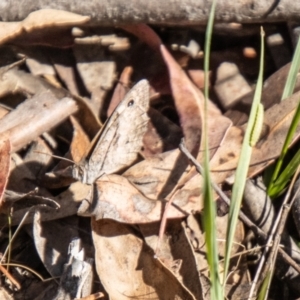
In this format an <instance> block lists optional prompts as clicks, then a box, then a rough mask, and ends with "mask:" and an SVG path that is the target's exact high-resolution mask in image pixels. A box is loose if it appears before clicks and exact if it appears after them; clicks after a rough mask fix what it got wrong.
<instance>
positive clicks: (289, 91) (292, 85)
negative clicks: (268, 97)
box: [281, 38, 300, 101]
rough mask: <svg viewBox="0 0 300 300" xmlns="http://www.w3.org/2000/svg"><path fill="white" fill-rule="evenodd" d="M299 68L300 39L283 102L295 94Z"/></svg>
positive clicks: (285, 87) (287, 80)
mask: <svg viewBox="0 0 300 300" xmlns="http://www.w3.org/2000/svg"><path fill="white" fill-rule="evenodd" d="M299 68H300V38H299V39H298V42H297V46H296V49H295V53H294V56H293V59H292V63H291V67H290V70H289V74H288V77H287V79H286V83H285V86H284V90H283V93H282V97H281V101H282V100H284V99H285V98H287V97H289V96H291V95H292V94H293V91H294V88H295V85H296V80H297V74H298V71H299Z"/></svg>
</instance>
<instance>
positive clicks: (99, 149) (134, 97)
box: [64, 79, 150, 184]
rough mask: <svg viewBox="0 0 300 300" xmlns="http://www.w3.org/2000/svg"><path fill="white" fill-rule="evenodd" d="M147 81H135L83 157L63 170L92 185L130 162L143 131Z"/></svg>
mask: <svg viewBox="0 0 300 300" xmlns="http://www.w3.org/2000/svg"><path fill="white" fill-rule="evenodd" d="M149 98H150V96H149V83H148V81H147V80H145V79H144V80H141V81H139V82H138V83H137V84H136V85H135V86H134V87H133V88H132V89H131V90H130V91H129V92H128V93H127V94H126V96H125V98H124V99H123V100H122V101H121V102H120V104H119V105H118V106H117V107H116V108H115V110H114V111H113V113H112V115H111V116H110V117H109V118H108V120H107V121H106V122H105V124H104V125H103V127H102V128H101V130H100V131H99V132H98V134H97V135H96V137H95V138H94V139H93V141H92V144H91V147H90V149H89V151H88V153H87V155H86V157H85V158H84V159H83V160H82V161H81V162H80V163H79V164H78V165H73V166H70V167H68V168H67V169H65V170H64V175H71V176H72V177H73V178H74V179H76V180H79V181H81V182H82V183H84V184H93V183H94V182H95V180H96V179H97V178H99V177H101V175H103V174H112V173H117V172H120V171H121V170H123V169H125V168H126V167H128V166H129V165H130V164H132V163H133V162H134V161H135V160H136V159H137V157H138V152H139V151H140V150H141V148H142V145H143V136H144V134H145V132H146V131H147V127H148V126H147V124H148V121H149V117H148V115H147V111H148V109H149Z"/></svg>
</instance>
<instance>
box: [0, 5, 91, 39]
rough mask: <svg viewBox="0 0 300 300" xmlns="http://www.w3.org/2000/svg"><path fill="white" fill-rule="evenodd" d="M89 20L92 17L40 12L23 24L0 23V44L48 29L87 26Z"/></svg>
mask: <svg viewBox="0 0 300 300" xmlns="http://www.w3.org/2000/svg"><path fill="white" fill-rule="evenodd" d="M89 20H90V17H84V16H80V15H77V14H74V13H70V12H67V11H63V10H56V9H42V10H38V11H35V12H32V13H31V14H29V15H28V17H27V18H26V19H24V20H23V21H21V22H0V44H3V43H5V42H8V41H9V40H11V39H13V38H16V37H17V36H19V35H22V34H24V33H25V32H32V31H34V30H39V29H43V28H48V27H50V28H53V27H71V26H76V25H81V24H85V23H87V22H88V21H89Z"/></svg>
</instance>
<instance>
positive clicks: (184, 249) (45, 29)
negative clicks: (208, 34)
mask: <svg viewBox="0 0 300 300" xmlns="http://www.w3.org/2000/svg"><path fill="white" fill-rule="evenodd" d="M88 21H89V18H88V17H85V16H80V15H76V14H71V13H68V12H63V11H54V10H47V11H36V12H34V13H32V14H31V15H30V16H28V18H27V19H25V20H24V21H21V22H15V23H5V22H1V23H0V33H1V34H0V43H1V44H2V45H3V46H2V47H1V49H0V51H1V54H3V55H1V57H3V59H1V60H0V67H1V68H0V72H1V74H2V76H1V90H0V96H1V119H0V124H1V126H0V128H1V129H0V137H1V139H0V142H1V144H0V146H1V164H2V168H1V170H2V178H3V179H2V180H1V194H0V197H2V203H1V212H2V214H1V215H0V224H1V227H2V231H3V234H2V236H1V248H2V249H3V250H2V253H4V252H5V253H8V252H9V255H5V256H2V260H1V263H2V264H5V263H8V264H9V263H10V262H11V263H12V262H18V264H19V267H18V268H16V267H12V266H11V267H9V270H10V271H11V275H12V276H13V277H14V278H15V279H16V280H18V281H20V282H21V290H20V291H16V290H14V287H13V285H12V284H11V281H10V280H9V277H7V279H5V281H4V285H3V286H2V287H1V289H0V291H1V293H3V294H4V295H5V297H9V296H8V295H11V296H10V297H12V299H25V298H24V295H25V294H26V297H27V298H28V299H62V298H63V299H74V298H76V299H79V298H84V297H88V296H90V295H92V294H93V293H98V296H99V295H100V296H101V297H104V298H107V299H108V297H109V298H110V299H132V298H137V299H149V298H151V299H209V281H208V278H209V273H208V267H207V261H206V257H205V251H206V250H205V240H204V235H203V228H202V225H201V221H200V219H201V211H202V209H203V199H202V196H201V195H202V191H201V190H202V177H201V175H200V174H198V173H197V171H196V168H195V167H194V166H193V165H192V164H190V162H189V160H188V159H187V158H186V157H185V155H184V154H182V153H181V152H180V151H179V150H178V145H179V143H180V141H181V138H182V137H184V140H185V144H186V145H187V148H188V150H189V151H190V152H191V153H192V154H193V155H194V157H197V160H198V161H199V162H200V163H201V162H202V154H203V149H202V147H201V132H202V128H201V120H202V116H203V106H204V96H203V94H202V91H201V88H202V87H203V85H204V84H203V80H204V77H203V72H202V69H201V64H202V55H203V53H201V51H200V47H199V44H201V41H200V40H199V37H200V36H201V35H202V36H203V32H202V33H201V32H196V31H195V30H193V29H189V28H180V29H178V32H179V33H182V36H180V35H174V32H173V31H172V30H170V29H166V32H167V33H168V34H169V39H170V41H168V38H166V36H165V34H164V33H163V32H162V31H160V30H158V29H157V30H156V32H155V31H154V30H153V29H151V28H150V27H148V26H147V25H144V24H136V25H123V26H122V27H120V28H118V29H114V28H105V27H99V28H95V27H89V26H88ZM83 24H85V25H84V26H82V25H83ZM54 25H55V26H54ZM157 32H158V33H159V34H158V33H157ZM129 33H130V34H131V35H129ZM54 34H56V35H57V37H62V39H61V41H60V42H57V41H56V42H53V43H52V37H53V35H54ZM133 36H134V37H135V38H133ZM257 36H258V33H257ZM186 37H188V38H187V39H186ZM217 38H219V40H220V41H222V39H223V38H224V37H223V36H222V34H221V33H220V34H219V35H218V37H217ZM236 38H238V37H236ZM171 39H175V40H176V43H177V44H178V45H180V46H179V47H177V46H176V47H175V46H174V44H172V43H171ZM26 41H27V43H26ZM241 42H243V43H245V45H247V39H241ZM197 43H198V44H197ZM6 44H9V45H6ZM172 45H173V46H172ZM49 46H50V47H49ZM271 46H272V45H271V44H270V45H269V47H271ZM54 47H55V48H54ZM171 49H173V50H171ZM241 50H242V49H241V46H240V45H237V46H235V48H234V47H233V48H232V51H231V53H230V54H228V53H229V52H227V50H226V49H220V50H218V51H219V52H218V51H213V52H212V60H213V63H212V66H213V67H212V70H211V74H210V79H211V82H210V87H211V89H215V91H216V93H211V94H212V100H211V101H209V107H208V115H209V119H208V128H209V143H210V144H209V147H210V153H211V157H210V158H211V174H212V180H213V181H214V182H215V183H216V184H218V185H219V186H220V187H222V188H224V189H225V188H227V189H229V190H230V187H228V184H229V185H230V184H231V183H232V181H233V180H234V172H235V168H236V166H237V161H238V158H239V152H240V149H241V145H242V139H243V135H244V132H245V127H246V126H247V124H246V123H247V116H248V113H249V107H250V105H251V101H252V95H253V88H252V86H251V84H250V83H251V80H252V81H253V72H254V71H253V65H254V64H255V59H256V58H255V55H253V56H243V55H241V54H240V53H242V52H243V51H241ZM195 51H196V52H197V53H196V52H195ZM271 52H272V51H271ZM244 53H246V52H244ZM20 58H22V60H21V61H20ZM220 62H222V63H223V64H222V65H221V66H220V68H219V64H220ZM229 62H230V64H229ZM277 64H278V62H277ZM257 65H258V64H257ZM280 67H282V68H280ZM247 68H248V69H249V71H247V70H248V69H247ZM287 68H288V66H282V65H280V66H278V65H277V66H276V68H275V67H273V69H271V67H269V68H267V71H266V72H267V74H268V75H271V74H272V73H273V75H272V76H271V77H270V78H269V79H267V80H266V83H265V86H264V90H263V98H262V102H263V103H264V107H265V117H264V125H263V128H264V129H263V131H262V132H263V133H262V134H261V136H260V138H259V141H258V143H257V145H256V146H255V147H254V151H253V155H252V158H251V167H250V169H249V173H248V176H249V177H254V176H256V175H258V174H261V173H262V172H263V171H264V170H265V168H266V167H267V166H268V165H269V164H270V163H272V162H273V161H274V159H276V157H278V155H279V154H280V150H281V146H282V145H283V142H284V139H285V136H286V133H287V130H288V127H289V124H290V122H291V118H292V116H293V112H294V110H295V109H296V107H297V104H298V102H299V95H298V94H299V92H298V90H299V88H298V84H296V88H295V94H294V95H292V96H291V97H290V98H288V99H286V100H285V101H284V102H281V103H279V100H280V97H281V93H282V89H283V82H284V78H286V76H287V75H286V74H287V70H288V69H287ZM232 70H234V76H232V75H231V74H232V73H231V72H233V71H232ZM222 72H224V74H222ZM228 74H229V75H228ZM215 76H217V78H218V79H217V81H216V82H214V81H213V78H214V77H215ZM141 80H142V82H144V85H145V86H146V89H142V90H139V92H138V93H134V92H133V91H134V90H135V87H134V86H135V85H134V83H137V82H141ZM239 86H240V87H241V88H240V90H239ZM242 86H243V89H242ZM270 93H271V96H270ZM126 94H127V96H126ZM126 97H127V98H126ZM142 98H145V99H146V100H145V101H146V102H147V103H146V104H145V105H144V106H139V102H140V101H142V100H141V99H142ZM123 99H127V100H123ZM148 106H150V108H149V107H148ZM2 111H3V112H2ZM143 115H145V116H146V115H148V116H147V117H146V118H143V117H142V116H143ZM141 118H142V122H138V120H140V119H141ZM148 119H149V120H148ZM106 120H107V121H106ZM101 127H102V129H101ZM103 128H104V129H103ZM299 130H300V127H299V126H298V128H297V131H296V134H295V136H294V139H293V143H292V144H294V145H297V144H298V143H299V142H298V138H299V133H300V132H299ZM99 141H100V142H99ZM51 155H52V156H53V157H51ZM57 156H61V157H63V156H64V157H65V158H66V160H61V161H60V162H58V161H57V159H56V157H57ZM72 161H73V162H72ZM83 161H85V162H88V163H89V164H90V165H91V166H88V167H86V168H82V169H78V165H81V166H82V162H83ZM85 166H87V165H85ZM70 168H71V169H73V170H77V172H79V173H80V176H77V177H76V176H75V178H74V176H67V175H70V174H69V173H68V172H66V170H69V169H70ZM86 171H87V172H90V173H91V172H93V176H92V177H91V178H92V179H90V180H84V178H86V177H85V176H86V173H85V172H86ZM81 172H82V173H81ZM66 174H67V175H66ZM76 178H77V179H78V178H79V179H81V180H77V179H76ZM249 184H250V183H249ZM249 184H248V185H249ZM33 193H34V195H33ZM250 194H251V193H250ZM252 194H254V193H252ZM265 195H266V194H265V193H263V195H262V196H261V198H260V200H262V203H265V202H264V199H263V198H264V196H265ZM245 197H246V196H245ZM247 197H248V196H247ZM215 198H216V199H217V198H218V196H217V194H216V195H215ZM254 201H255V200H254ZM167 203H169V204H170V203H171V205H167ZM220 203H222V200H220V199H219V200H218V201H217V205H218V207H219V206H220V207H221V204H220ZM268 205H269V204H268ZM245 207H250V208H253V200H251V201H250V203H249V202H246V203H245ZM220 210H221V208H220ZM256 213H257V212H256ZM263 213H265V212H261V211H259V214H263ZM273 215H274V213H273ZM83 217H84V218H83ZM249 217H250V218H253V220H254V221H255V222H257V226H260V227H261V226H262V224H261V223H258V219H260V220H261V216H260V215H259V216H257V215H255V216H254V215H253V214H252V213H250V212H249ZM8 219H9V222H10V224H11V225H10V226H12V231H13V232H16V233H17V234H16V236H15V237H14V238H13V240H12V239H11V237H10V230H11V229H10V226H9V225H8ZM90 220H91V222H90ZM163 223H165V224H166V225H165V227H164V228H163V229H164V234H163V235H162V236H160V237H159V236H158V233H159V231H160V229H161V228H160V227H161V224H163ZM226 223H227V214H226V211H225V212H224V213H221V212H219V214H218V217H217V220H216V226H217V232H218V240H219V245H220V247H219V255H220V257H221V258H222V257H223V255H224V250H223V248H224V239H225V236H226V230H225V228H226ZM268 230H269V229H268V228H265V231H266V232H267V231H268ZM249 232H250V231H249V230H248V229H247V228H244V225H243V223H242V222H239V223H238V227H237V230H236V236H235V247H234V250H233V253H232V255H233V258H232V264H231V270H232V272H231V275H230V277H229V278H228V279H227V285H226V293H227V296H228V297H229V298H230V299H241V298H246V297H247V293H248V291H249V288H250V283H251V279H250V277H251V268H249V267H248V266H247V259H249V257H247V254H244V252H245V253H247V251H248V250H247V251H245V247H249V246H248V244H247V243H246V241H247V239H248V235H249V234H250V233H249ZM286 236H287V237H286V238H285V239H284V240H283V243H284V242H285V241H286V240H287V241H290V237H289V233H286ZM10 241H12V243H11V244H10V246H9V251H5V249H8V248H7V247H8V245H9V243H10ZM158 242H159V245H160V246H159V249H158V251H157V248H156V247H157V243H158ZM257 242H259V241H257ZM288 244H290V242H286V244H285V245H286V247H288ZM250 247H254V246H253V245H252V246H250ZM293 247H297V246H295V245H293ZM294 249H295V248H294ZM292 259H294V260H295V261H296V262H299V258H298V257H297V255H292ZM93 265H95V267H96V268H95V269H96V271H93ZM22 266H23V267H24V266H26V267H30V268H31V269H33V270H36V271H37V272H38V273H40V274H41V275H42V277H43V278H50V280H49V281H44V280H42V281H41V280H40V279H38V278H37V277H35V275H34V273H33V272H30V271H24V270H25V269H22ZM220 272H222V264H220ZM277 275H278V276H281V277H282V278H285V280H286V283H287V285H288V286H289V287H290V288H291V289H292V290H293V292H294V293H299V289H298V288H297V287H296V285H295V280H296V279H297V274H296V275H295V274H294V273H293V274H292V273H289V271H288V272H285V271H284V270H280V272H279V274H277ZM56 277H60V280H55V278H56ZM295 278H296V279H295ZM57 285H58V286H57ZM100 292H101V293H100ZM99 293H100V294H99ZM6 295H7V296H6ZM98 296H97V297H98ZM3 297H4V296H3ZM95 297H96V296H95ZM27 298H26V299H27Z"/></svg>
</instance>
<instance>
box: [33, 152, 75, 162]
mask: <svg viewBox="0 0 300 300" xmlns="http://www.w3.org/2000/svg"><path fill="white" fill-rule="evenodd" d="M33 152H34V153H40V154H45V155H49V156H51V157H53V158H56V159H60V160H64V161H68V162H70V163H72V164H74V165H76V163H75V161H74V160H72V159H68V158H65V157H61V156H58V155H53V154H49V153H46V152H41V151H33Z"/></svg>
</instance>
